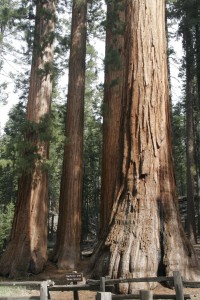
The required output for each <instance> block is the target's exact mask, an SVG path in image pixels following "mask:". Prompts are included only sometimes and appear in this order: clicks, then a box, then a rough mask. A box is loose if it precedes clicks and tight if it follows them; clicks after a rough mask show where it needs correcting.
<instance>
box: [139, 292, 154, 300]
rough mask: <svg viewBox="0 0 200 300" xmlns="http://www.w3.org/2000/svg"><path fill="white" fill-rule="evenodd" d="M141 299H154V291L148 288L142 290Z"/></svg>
mask: <svg viewBox="0 0 200 300" xmlns="http://www.w3.org/2000/svg"><path fill="white" fill-rule="evenodd" d="M140 300H153V292H152V291H148V290H140Z"/></svg>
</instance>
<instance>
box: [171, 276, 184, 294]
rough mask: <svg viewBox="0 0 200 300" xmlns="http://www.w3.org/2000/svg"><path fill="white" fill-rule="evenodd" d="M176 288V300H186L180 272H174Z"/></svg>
mask: <svg viewBox="0 0 200 300" xmlns="http://www.w3.org/2000/svg"><path fill="white" fill-rule="evenodd" d="M173 275H174V287H175V291H176V300H184V294H183V281H182V278H181V274H180V272H179V271H174V272H173Z"/></svg>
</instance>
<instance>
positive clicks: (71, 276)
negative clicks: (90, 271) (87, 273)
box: [66, 273, 83, 283]
mask: <svg viewBox="0 0 200 300" xmlns="http://www.w3.org/2000/svg"><path fill="white" fill-rule="evenodd" d="M66 279H67V283H71V282H73V283H76V282H80V281H83V274H82V273H68V274H66Z"/></svg>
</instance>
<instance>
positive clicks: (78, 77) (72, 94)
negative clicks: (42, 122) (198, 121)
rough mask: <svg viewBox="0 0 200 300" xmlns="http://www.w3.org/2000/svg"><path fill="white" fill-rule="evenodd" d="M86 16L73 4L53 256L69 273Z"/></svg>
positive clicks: (78, 191)
mask: <svg viewBox="0 0 200 300" xmlns="http://www.w3.org/2000/svg"><path fill="white" fill-rule="evenodd" d="M86 13H87V1H86V0H74V1H73V8H72V27H71V45H70V58H69V84H68V100H67V114H66V124H65V133H66V144H65V148H64V159H63V171H62V182H61V192H60V203H59V221H58V231H57V243H56V247H55V255H54V260H55V261H57V263H58V266H59V267H61V268H72V269H74V267H75V266H76V264H77V262H78V260H79V257H80V239H81V204H82V174H83V170H82V169H83V119H84V118H83V117H84V91H85V55H86Z"/></svg>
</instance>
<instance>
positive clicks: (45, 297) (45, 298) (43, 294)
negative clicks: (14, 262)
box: [0, 280, 54, 300]
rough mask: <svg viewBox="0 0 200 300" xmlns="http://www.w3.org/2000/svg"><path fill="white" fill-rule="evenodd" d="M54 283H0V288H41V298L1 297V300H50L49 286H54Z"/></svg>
mask: <svg viewBox="0 0 200 300" xmlns="http://www.w3.org/2000/svg"><path fill="white" fill-rule="evenodd" d="M53 284H54V283H53V282H52V281H51V280H47V281H7V282H0V286H32V287H34V286H39V287H40V296H31V297H23V296H20V297H14V296H13V297H0V300H21V299H22V300H48V299H50V298H49V294H48V286H50V285H53Z"/></svg>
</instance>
